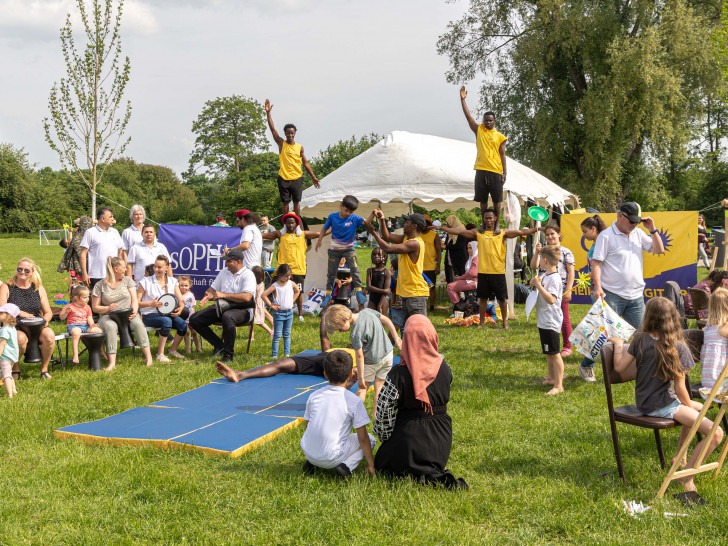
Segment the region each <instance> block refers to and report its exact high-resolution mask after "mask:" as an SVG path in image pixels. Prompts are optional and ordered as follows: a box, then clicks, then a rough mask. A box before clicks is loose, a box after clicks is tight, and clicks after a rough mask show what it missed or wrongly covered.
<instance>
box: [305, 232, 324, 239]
mask: <svg viewBox="0 0 728 546" xmlns="http://www.w3.org/2000/svg"><path fill="white" fill-rule="evenodd" d="M303 235H304V237H306V239H318V238H319V237H321V234H320V233H319V232H318V231H304V232H303Z"/></svg>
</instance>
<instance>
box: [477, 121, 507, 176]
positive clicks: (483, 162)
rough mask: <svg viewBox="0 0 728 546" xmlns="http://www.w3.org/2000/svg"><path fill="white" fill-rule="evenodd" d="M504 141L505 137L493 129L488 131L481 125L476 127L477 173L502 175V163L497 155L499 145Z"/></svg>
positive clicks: (498, 154)
mask: <svg viewBox="0 0 728 546" xmlns="http://www.w3.org/2000/svg"><path fill="white" fill-rule="evenodd" d="M505 140H508V139H507V138H506V137H505V136H503V135H502V134H500V133H499V132H498V131H496V130H495V129H493V130H492V131H489V130H488V129H486V128H485V125H483V124H482V123H481V124H480V125H478V134H477V136H476V137H475V147H476V149H477V150H478V155H477V156H476V158H475V167H473V168H474V169H477V170H479V171H491V172H494V173H499V174H503V162H502V161H501V156H500V153H499V151H498V150H499V149H500V145H501V144H503V142H504V141H505Z"/></svg>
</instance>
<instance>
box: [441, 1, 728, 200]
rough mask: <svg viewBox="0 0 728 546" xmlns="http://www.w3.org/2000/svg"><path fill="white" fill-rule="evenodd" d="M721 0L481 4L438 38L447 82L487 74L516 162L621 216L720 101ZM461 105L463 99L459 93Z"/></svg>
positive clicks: (485, 89) (484, 100)
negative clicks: (631, 195) (629, 199)
mask: <svg viewBox="0 0 728 546" xmlns="http://www.w3.org/2000/svg"><path fill="white" fill-rule="evenodd" d="M720 3H721V0H661V1H659V2H655V1H654V0H612V1H609V2H606V1H598V2H594V1H593V0H471V1H470V7H469V9H468V11H467V13H466V14H465V15H464V16H463V17H462V18H461V19H460V20H458V21H454V22H451V23H450V25H449V27H448V31H447V32H446V33H445V34H444V35H443V36H441V37H440V39H439V41H438V52H439V53H440V54H445V55H447V56H449V59H450V64H451V68H450V71H449V72H448V74H447V78H448V80H449V81H451V82H458V83H459V82H463V81H467V80H471V79H473V78H475V77H476V76H477V77H483V78H484V79H485V83H484V85H483V86H482V89H481V92H482V97H481V106H482V107H484V109H489V110H494V111H496V113H497V115H498V124H499V127H501V131H502V132H504V133H505V134H506V135H508V136H509V137H510V146H509V150H510V153H512V154H514V155H515V156H516V157H517V158H520V159H522V160H524V161H526V162H527V163H529V164H530V165H531V166H533V167H534V168H536V169H538V170H540V171H541V172H543V173H544V174H545V175H547V176H549V177H551V178H552V179H554V180H556V181H557V182H559V183H561V184H564V185H565V186H566V187H568V188H569V189H571V190H572V191H575V192H577V193H579V194H581V195H582V197H583V198H584V201H585V202H586V203H587V204H595V205H596V206H599V207H604V208H606V209H614V208H615V207H616V206H617V205H618V204H619V202H621V201H622V200H623V199H624V197H625V195H626V194H627V193H628V192H629V191H630V189H631V179H630V177H631V176H633V175H634V174H635V173H639V172H642V171H641V169H640V168H639V165H641V164H642V163H643V162H644V161H645V158H646V157H648V156H649V157H655V156H657V157H662V158H664V157H668V156H670V155H671V154H673V155H674V154H675V153H676V152H677V151H681V150H683V149H684V148H685V147H686V146H687V144H688V143H689V142H690V140H691V139H692V138H693V137H694V134H693V127H691V126H690V125H689V123H688V122H687V120H689V119H691V118H695V117H698V116H699V115H700V113H701V112H702V105H701V101H702V100H703V97H705V96H706V94H709V93H711V92H714V89H715V84H716V82H717V81H718V78H716V62H715V59H714V57H713V55H712V52H711V51H710V48H709V47H705V46H706V44H707V43H709V40H710V29H711V27H712V26H714V25H715V23H716V22H717V19H718V16H719V13H720V11H719V7H720ZM453 100H456V97H455V92H453Z"/></svg>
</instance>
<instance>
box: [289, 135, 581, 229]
mask: <svg viewBox="0 0 728 546" xmlns="http://www.w3.org/2000/svg"><path fill="white" fill-rule="evenodd" d="M475 155H476V150H475V143H472V142H464V141H461V140H453V139H449V138H442V137H437V136H432V135H420V134H415V133H408V132H406V131H394V132H392V133H390V134H389V135H387V136H386V137H385V138H384V139H383V140H381V141H380V142H378V143H377V144H375V145H374V146H373V147H371V148H370V149H369V150H367V151H366V152H363V153H362V154H360V155H358V156H357V157H355V158H354V159H352V160H350V161H348V162H347V163H345V164H344V165H342V166H341V167H339V168H338V169H336V170H335V171H334V172H332V173H331V174H329V175H328V176H326V177H324V178H323V179H322V180H321V188H320V189H316V188H315V187H313V186H312V187H310V188H308V189H306V190H305V191H304V192H303V197H302V200H301V213H302V214H303V215H304V216H307V217H314V218H323V217H324V216H327V215H328V214H331V213H332V212H338V210H339V206H340V203H341V199H342V198H343V197H344V195H347V194H351V195H355V196H356V197H357V199H359V203H360V207H359V210H358V211H357V213H358V214H359V215H360V216H365V215H367V214H369V212H370V211H371V210H372V209H373V208H376V207H379V208H381V209H382V210H383V211H384V213H385V215H386V216H395V215H399V214H403V213H405V212H407V211H408V210H409V204H410V203H414V204H417V205H420V206H423V207H426V208H428V209H438V210H444V209H448V208H449V209H459V208H465V209H472V208H475V207H477V206H478V203H477V202H475V201H473V177H474V174H473V168H472V165H473V162H474V161H475ZM505 189H506V190H508V191H510V192H512V193H513V194H515V195H516V196H518V197H519V198H520V200H521V201H525V200H527V199H531V200H533V201H535V202H536V203H538V204H539V205H541V206H546V207H548V206H550V205H561V204H572V205H574V206H578V197H577V196H576V195H574V194H572V193H570V192H568V191H566V190H564V189H562V188H560V187H559V186H557V185H556V184H554V183H553V182H551V181H550V180H549V179H548V178H546V177H545V176H542V175H540V174H538V173H537V172H536V171H534V170H531V169H529V168H528V167H526V166H524V165H521V164H520V163H518V162H517V161H515V160H513V159H511V158H508V177H507V179H506V184H505Z"/></svg>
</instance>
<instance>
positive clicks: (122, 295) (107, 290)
mask: <svg viewBox="0 0 728 546" xmlns="http://www.w3.org/2000/svg"><path fill="white" fill-rule="evenodd" d="M129 290H133V291H134V292H136V284H134V281H133V280H131V277H124V278H123V279H121V282H120V283H119V284H118V286H117V287H116V288H111V286H109V285H108V284H106V281H105V280H103V279H101V280H100V281H99V282H97V283H96V285H95V286H94V290H93V292H92V294H91V295H93V296H96V297H98V298H101V305H111V304H112V303H115V304H117V305H118V306H119V309H126V308H127V307H131V295H130V294H129Z"/></svg>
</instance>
